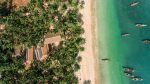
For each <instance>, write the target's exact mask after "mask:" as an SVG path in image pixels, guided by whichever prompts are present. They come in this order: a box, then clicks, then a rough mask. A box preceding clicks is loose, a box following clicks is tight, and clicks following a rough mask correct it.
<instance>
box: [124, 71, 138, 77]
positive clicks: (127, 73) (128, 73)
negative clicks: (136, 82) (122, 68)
mask: <svg viewBox="0 0 150 84" xmlns="http://www.w3.org/2000/svg"><path fill="white" fill-rule="evenodd" d="M124 74H125V76H127V77H129V78H133V77H135V76H134V75H133V74H132V73H130V72H124Z"/></svg>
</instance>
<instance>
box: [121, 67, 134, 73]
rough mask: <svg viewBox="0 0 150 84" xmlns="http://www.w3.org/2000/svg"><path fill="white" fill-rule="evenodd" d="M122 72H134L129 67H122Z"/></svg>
mask: <svg viewBox="0 0 150 84" xmlns="http://www.w3.org/2000/svg"><path fill="white" fill-rule="evenodd" d="M123 71H124V72H134V71H135V70H134V69H133V68H131V67H123Z"/></svg>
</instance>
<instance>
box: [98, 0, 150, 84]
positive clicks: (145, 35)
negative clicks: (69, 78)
mask: <svg viewBox="0 0 150 84" xmlns="http://www.w3.org/2000/svg"><path fill="white" fill-rule="evenodd" d="M133 1H135V0H97V38H98V48H99V52H98V55H99V63H100V72H101V73H100V76H101V78H100V80H102V81H101V84H150V67H149V65H150V44H145V43H143V42H142V40H143V39H150V0H136V1H139V2H140V4H139V5H138V6H135V7H130V6H129V5H130V3H132V2H133ZM136 23H145V24H147V25H148V26H147V27H145V28H143V29H140V28H137V27H135V24H136ZM122 33H129V34H130V36H128V37H122V36H121V34H122ZM103 58H108V59H110V61H109V62H104V61H102V60H101V59H103ZM122 66H129V67H133V68H134V69H135V72H134V73H133V74H135V75H136V76H141V77H142V78H143V79H144V80H143V81H132V80H131V79H130V78H128V77H126V76H124V74H123V71H122Z"/></svg>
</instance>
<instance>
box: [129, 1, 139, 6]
mask: <svg viewBox="0 0 150 84" xmlns="http://www.w3.org/2000/svg"><path fill="white" fill-rule="evenodd" d="M139 3H140V2H133V3H131V4H130V6H132V7H133V6H137V5H138V4H139Z"/></svg>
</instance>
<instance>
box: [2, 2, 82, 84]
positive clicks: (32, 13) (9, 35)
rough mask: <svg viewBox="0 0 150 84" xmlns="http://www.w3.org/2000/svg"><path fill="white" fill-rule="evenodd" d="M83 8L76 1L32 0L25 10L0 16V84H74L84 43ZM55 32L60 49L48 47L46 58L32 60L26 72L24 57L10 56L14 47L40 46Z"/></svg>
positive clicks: (75, 83) (18, 9) (21, 8)
mask: <svg viewBox="0 0 150 84" xmlns="http://www.w3.org/2000/svg"><path fill="white" fill-rule="evenodd" d="M44 1H45V2H44ZM82 7H83V3H80V2H79V1H78V0H43V1H42V0H31V1H30V3H29V4H28V6H26V7H20V8H17V9H14V8H13V9H8V10H9V11H7V13H4V12H3V14H0V15H1V16H0V24H5V29H4V30H3V31H0V32H1V33H2V34H0V39H1V40H0V84H45V83H48V84H77V83H78V79H77V77H76V76H75V75H74V73H75V72H76V71H77V70H78V69H79V68H80V66H79V64H78V62H79V61H81V58H80V57H79V56H78V53H79V51H83V50H84V48H83V47H82V44H84V43H85V40H84V39H83V38H82V37H81V34H83V33H84V30H83V28H82V27H81V25H82V20H81V17H82V15H81V14H80V13H79V9H80V8H82ZM4 8H5V7H4ZM1 13H2V12H1ZM50 26H53V27H54V29H53V30H50V29H49V27H50ZM58 32H61V33H60V35H61V37H62V39H63V40H62V42H61V43H60V44H59V46H55V45H53V44H51V45H49V48H50V50H49V53H48V57H47V59H46V60H44V61H42V62H41V61H38V60H34V62H33V63H32V64H31V67H30V68H29V69H28V70H25V69H24V67H25V66H24V64H23V63H24V61H25V55H24V54H22V55H21V56H17V57H12V54H13V53H14V47H20V46H22V47H25V48H28V47H31V46H33V45H34V46H35V45H39V44H42V43H43V37H44V36H45V35H46V34H49V33H58ZM77 59H78V60H77Z"/></svg>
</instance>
